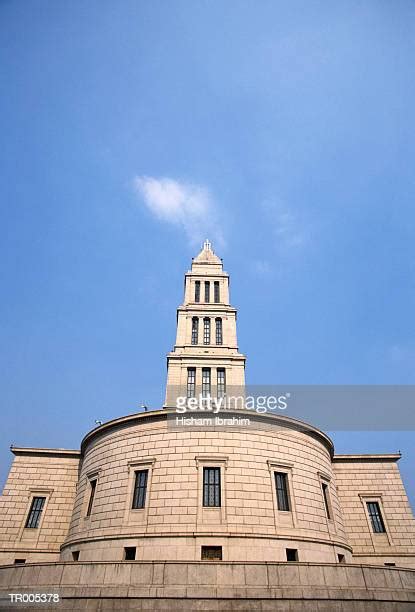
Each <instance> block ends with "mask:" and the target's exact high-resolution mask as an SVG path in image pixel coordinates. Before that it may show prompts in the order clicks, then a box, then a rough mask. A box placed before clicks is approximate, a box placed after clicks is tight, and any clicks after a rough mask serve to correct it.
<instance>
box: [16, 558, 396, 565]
mask: <svg viewBox="0 0 415 612" xmlns="http://www.w3.org/2000/svg"><path fill="white" fill-rule="evenodd" d="M24 563H26V559H15V560H14V564H15V565H23V564H24ZM385 565H386V563H385ZM394 565H395V564H394Z"/></svg>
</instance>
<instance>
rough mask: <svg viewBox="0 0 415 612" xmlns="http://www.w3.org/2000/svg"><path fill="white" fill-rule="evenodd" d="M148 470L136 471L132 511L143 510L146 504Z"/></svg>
mask: <svg viewBox="0 0 415 612" xmlns="http://www.w3.org/2000/svg"><path fill="white" fill-rule="evenodd" d="M147 480H148V470H138V471H137V472H136V473H135V481H134V495H133V505H132V508H133V510H138V509H140V508H144V506H145V503H146V492H147Z"/></svg>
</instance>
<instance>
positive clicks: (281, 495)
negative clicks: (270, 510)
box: [274, 472, 290, 512]
mask: <svg viewBox="0 0 415 612" xmlns="http://www.w3.org/2000/svg"><path fill="white" fill-rule="evenodd" d="M274 474H275V491H276V494H277V505H278V510H284V511H285V512H288V511H289V510H290V500H289V496H288V476H287V474H286V473H285V472H274Z"/></svg>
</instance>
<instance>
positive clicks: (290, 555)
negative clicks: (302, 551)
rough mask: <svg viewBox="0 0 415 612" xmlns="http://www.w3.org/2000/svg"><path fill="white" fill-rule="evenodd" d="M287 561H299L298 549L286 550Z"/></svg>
mask: <svg viewBox="0 0 415 612" xmlns="http://www.w3.org/2000/svg"><path fill="white" fill-rule="evenodd" d="M285 553H286V555H287V561H298V550H297V549H296V548H286V549H285Z"/></svg>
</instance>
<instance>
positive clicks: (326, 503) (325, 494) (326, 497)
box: [321, 482, 332, 519]
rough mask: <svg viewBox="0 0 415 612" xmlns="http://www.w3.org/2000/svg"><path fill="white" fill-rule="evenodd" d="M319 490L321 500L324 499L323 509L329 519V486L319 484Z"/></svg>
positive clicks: (323, 483)
mask: <svg viewBox="0 0 415 612" xmlns="http://www.w3.org/2000/svg"><path fill="white" fill-rule="evenodd" d="M321 488H322V490H323V498H324V507H325V509H326V514H327V518H328V519H331V518H332V516H331V509H330V493H329V485H328V484H327V483H325V482H322V483H321Z"/></svg>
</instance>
